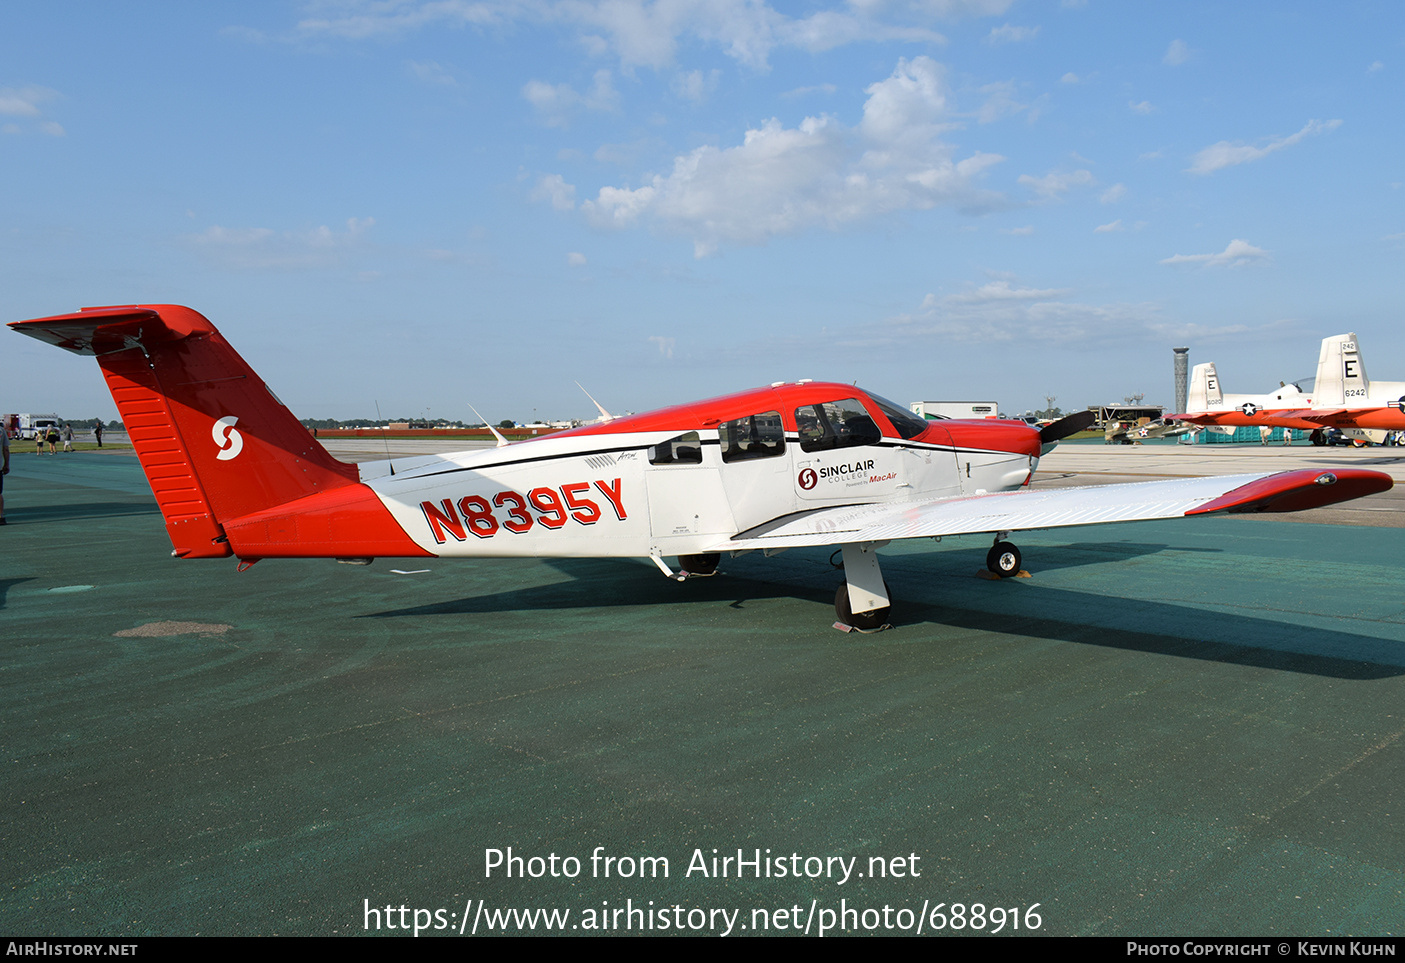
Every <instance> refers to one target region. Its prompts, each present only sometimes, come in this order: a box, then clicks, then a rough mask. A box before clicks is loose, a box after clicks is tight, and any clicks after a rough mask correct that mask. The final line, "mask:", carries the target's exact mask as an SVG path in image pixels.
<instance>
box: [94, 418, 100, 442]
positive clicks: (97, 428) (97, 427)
mask: <svg viewBox="0 0 1405 963" xmlns="http://www.w3.org/2000/svg"><path fill="white" fill-rule="evenodd" d="M93 437H94V438H96V439H97V440H98V447H99V448H101V447H102V419H101V418H99V419H98V420H97V421H95V422H93Z"/></svg>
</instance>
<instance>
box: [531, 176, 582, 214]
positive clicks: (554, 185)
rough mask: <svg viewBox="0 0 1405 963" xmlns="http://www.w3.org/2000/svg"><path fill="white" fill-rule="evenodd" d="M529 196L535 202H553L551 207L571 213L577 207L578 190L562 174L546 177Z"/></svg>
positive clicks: (538, 182)
mask: <svg viewBox="0 0 1405 963" xmlns="http://www.w3.org/2000/svg"><path fill="white" fill-rule="evenodd" d="M529 196H530V197H531V199H532V200H534V201H551V206H552V207H554V208H556V210H558V211H571V210H575V207H576V189H575V187H574V186H572V185H570V184H567V183H566V179H565V178H563V177H562V176H561V175H560V174H547V175H546V176H544V177H543V178H542V179H541V180H539V181H537V186H536V187H535V188H533V189H532V193H531V194H530V195H529Z"/></svg>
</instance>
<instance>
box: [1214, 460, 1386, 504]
mask: <svg viewBox="0 0 1405 963" xmlns="http://www.w3.org/2000/svg"><path fill="white" fill-rule="evenodd" d="M1393 487H1395V481H1394V480H1393V479H1392V478H1391V477H1390V476H1389V475H1387V474H1386V473H1385V472H1379V471H1371V470H1370V469H1366V468H1335V469H1331V470H1328V471H1322V470H1318V469H1311V468H1304V469H1299V470H1298V471H1285V472H1279V473H1278V474H1276V475H1269V476H1268V477H1267V478H1260V479H1259V480H1258V481H1252V482H1250V483H1249V484H1247V485H1240V486H1239V487H1238V488H1235V489H1232V490H1231V491H1227V492H1225V493H1224V494H1223V495H1221V496H1220V497H1219V498H1216V499H1214V500H1212V501H1209V502H1206V503H1205V504H1204V505H1201V506H1200V507H1199V508H1193V509H1191V510H1190V511H1188V512H1186V514H1187V515H1210V514H1214V513H1216V512H1234V513H1240V512H1300V511H1305V510H1306V509H1309V508H1321V507H1323V506H1325V505H1335V504H1336V503H1338V502H1345V501H1350V500H1351V499H1353V498H1362V497H1364V496H1366V495H1376V494H1379V493H1380V492H1385V491H1390V489H1391V488H1393Z"/></svg>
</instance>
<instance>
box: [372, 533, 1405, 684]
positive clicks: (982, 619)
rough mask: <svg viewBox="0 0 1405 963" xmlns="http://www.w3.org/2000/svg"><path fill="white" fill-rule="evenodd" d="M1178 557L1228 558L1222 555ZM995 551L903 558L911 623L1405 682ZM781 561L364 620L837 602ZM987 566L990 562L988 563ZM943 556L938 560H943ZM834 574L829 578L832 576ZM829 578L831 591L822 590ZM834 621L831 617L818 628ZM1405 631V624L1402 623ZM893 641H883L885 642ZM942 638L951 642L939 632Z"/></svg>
mask: <svg viewBox="0 0 1405 963" xmlns="http://www.w3.org/2000/svg"><path fill="white" fill-rule="evenodd" d="M1166 547H1167V546H1165V545H1152V544H1139V543H1131V542H1107V543H1103V542H1082V543H1072V544H1069V545H1065V546H1041V547H1040V549H1039V556H1040V570H1041V571H1050V570H1054V569H1058V568H1071V567H1076V566H1079V565H1087V564H1092V563H1094V562H1106V561H1109V556H1113V558H1114V559H1127V558H1134V557H1141V556H1149V555H1154V554H1156V553H1157V552H1160V551H1162V550H1163V549H1165V548H1166ZM1177 551H1178V552H1179V551H1203V552H1210V553H1214V552H1218V551H1219V550H1218V549H1185V548H1182V547H1179V546H1178V547H1177ZM984 552H985V549H984V548H982V549H981V550H980V552H979V553H975V552H971V551H965V550H962V551H949V552H937V553H929V554H916V553H913V554H906V555H901V556H896V557H894V558H892V559H891V561H889V563H888V564H887V566H886V568H887V571H888V578H889V582H890V588H891V590H892V593H893V597H894V619H895V624H896V625H897V626H898V627H899V628H904V629H909V628H918V627H919V626H922V625H928V626H937V627H945V628H949V629H959V630H961V631H962V632H969V631H979V632H989V633H995V634H1003V635H1021V636H1028V637H1031V638H1036V639H1047V640H1051V641H1062V642H1071V643H1075V644H1080V645H1097V646H1102V647H1106V648H1116V649H1123V650H1126V651H1131V652H1146V653H1155V654H1159V655H1169V656H1175V657H1177V658H1186V659H1199V660H1202V661H1207V662H1219V663H1225V664H1232V665H1248V666H1255V667H1259V668H1267V669H1276V670H1280V671H1287V672H1299V673H1305V674H1308V675H1318V676H1325V677H1329V678H1336V679H1382V678H1392V677H1395V676H1399V675H1405V640H1395V639H1389V638H1384V637H1380V636H1368V635H1361V634H1357V633H1353V632H1343V631H1338V630H1335V629H1327V628H1320V627H1314V626H1307V625H1300V624H1296V623H1293V622H1289V621H1283V620H1278V619H1274V618H1261V617H1257V616H1252V615H1245V614H1242V613H1234V612H1225V611H1223V610H1222V609H1219V608H1203V607H1199V606H1197V605H1196V604H1194V603H1190V602H1184V603H1179V602H1165V601H1152V600H1148V599H1138V598H1113V597H1108V596H1106V595H1100V594H1095V593H1090V592H1080V591H1076V590H1072V589H1066V588H1052V587H1044V586H1041V585H1039V583H1038V582H1037V581H1026V580H1020V581H1019V584H1007V583H1004V582H999V581H987V580H984V579H980V578H976V577H974V573H975V569H976V568H978V567H980V566H981V565H983V563H984ZM791 555H793V556H794V559H793V561H791V562H789V563H788V564H786V565H785V566H784V567H778V566H776V565H775V563H776V562H777V561H778V559H777V558H771V559H763V558H761V556H759V555H754V556H744V557H742V558H737V559H732V560H730V562H727V563H725V568H724V571H723V573H721V574H719V575H718V576H716V577H714V578H708V579H690V580H688V581H687V582H685V583H679V582H674V581H668V580H666V579H661V578H659V577H658V576H657V575H656V574H654V573H653V572H652V570H651V569H648V568H646V567H644V566H643V565H640V564H639V563H638V562H636V561H633V560H628V559H609V558H606V559H549V560H545V559H544V560H543V561H544V562H545V563H546V564H548V565H550V566H551V567H552V568H554V569H556V570H557V571H559V572H562V573H563V574H566V575H569V576H571V578H570V580H569V581H565V582H558V583H553V584H551V585H538V586H532V587H527V588H514V589H511V590H508V591H503V592H490V593H487V594H484V595H476V596H467V597H462V598H457V599H451V600H444V601H440V602H432V603H428V604H425V605H415V606H409V607H406V608H399V609H388V610H384V611H379V612H368V613H364V614H362V615H360V616H358V617H359V618H378V619H379V618H385V619H393V618H425V617H436V616H465V615H479V614H489V613H503V612H531V611H533V610H535V611H559V610H566V609H585V610H605V609H609V608H612V607H623V606H633V607H638V606H650V605H658V606H669V607H673V608H675V609H676V608H677V607H678V606H680V605H687V606H697V605H703V606H708V605H713V606H715V605H719V604H725V605H727V606H728V607H729V608H734V609H745V608H746V605H747V603H748V602H751V601H756V600H759V599H777V598H782V599H784V598H790V599H803V600H805V601H810V602H815V603H817V604H823V605H826V606H827V605H828V604H829V603H830V602H831V601H832V599H833V591H834V588H835V587H837V585H838V583H839V578H840V576H839V574H838V572H835V571H833V570H832V568H831V567H830V566H829V564H828V561H827V559H828V553H827V552H823V551H816V550H798V551H796V552H793V553H788V555H787V556H782V557H788V556H791ZM977 559H979V561H977ZM934 560H935V561H934ZM826 570H828V571H827V573H826ZM825 574H828V576H829V577H828V585H827V586H826V585H824V584H822V583H823V581H824V578H823V576H824V575H825ZM820 624H825V625H827V624H828V622H827V620H825V621H824V622H817V627H818V626H819V625H820ZM1397 628H1398V629H1399V632H1400V634H1401V635H1402V636H1405V626H1399V627H1397ZM884 638H888V637H887V636H878V637H876V639H878V640H882V639H884ZM938 640H940V635H939V636H938Z"/></svg>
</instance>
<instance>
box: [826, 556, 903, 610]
mask: <svg viewBox="0 0 1405 963" xmlns="http://www.w3.org/2000/svg"><path fill="white" fill-rule="evenodd" d="M886 544H888V543H887V542H859V543H850V544H847V545H844V546H843V552H844V584H843V585H841V586H839V590H838V591H837V592H835V593H834V614H835V615H837V616H838V617H839V621H840V622H842V623H843V624H845V625H851V626H853V627H854V628H856V629H860V630H864V631H867V630H871V629H878V628H882V627H883V625H884V624H886V623H887V621H888V613H889V612H890V611H891V610H892V606H891V605H889V603H888V598H889V596H888V584H887V583H886V582H884V581H883V572H882V570H881V569H880V568H879V567H878V555H877V552H876V549H877V548H878V547H879V546H880V545H886ZM856 610H857V611H856Z"/></svg>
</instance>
